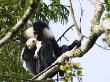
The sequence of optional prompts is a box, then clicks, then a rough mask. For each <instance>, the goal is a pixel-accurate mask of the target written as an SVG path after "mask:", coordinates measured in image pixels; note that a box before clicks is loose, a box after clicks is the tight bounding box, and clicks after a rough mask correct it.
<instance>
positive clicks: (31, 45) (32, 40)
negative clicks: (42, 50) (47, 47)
mask: <svg viewBox="0 0 110 82" xmlns="http://www.w3.org/2000/svg"><path fill="white" fill-rule="evenodd" d="M37 41H38V40H37V39H36V38H29V39H28V40H27V42H26V46H27V47H28V48H29V49H32V48H35V47H36V43H37Z"/></svg>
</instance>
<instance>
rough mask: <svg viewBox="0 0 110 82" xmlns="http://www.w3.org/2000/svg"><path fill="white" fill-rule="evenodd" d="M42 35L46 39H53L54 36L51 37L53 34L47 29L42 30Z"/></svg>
mask: <svg viewBox="0 0 110 82" xmlns="http://www.w3.org/2000/svg"><path fill="white" fill-rule="evenodd" d="M43 34H44V35H45V37H46V38H53V37H54V35H53V33H52V32H51V30H50V29H48V28H44V30H43Z"/></svg>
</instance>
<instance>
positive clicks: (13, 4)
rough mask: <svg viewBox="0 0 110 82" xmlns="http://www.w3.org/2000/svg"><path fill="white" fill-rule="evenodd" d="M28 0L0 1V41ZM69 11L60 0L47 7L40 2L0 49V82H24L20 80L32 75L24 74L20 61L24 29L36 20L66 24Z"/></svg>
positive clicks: (17, 18) (15, 21) (21, 14)
mask: <svg viewBox="0 0 110 82" xmlns="http://www.w3.org/2000/svg"><path fill="white" fill-rule="evenodd" d="M29 1H30V0H0V39H2V38H3V37H4V36H5V34H6V33H7V32H8V31H10V29H11V28H12V27H13V26H14V25H15V24H16V23H17V22H18V20H19V19H20V18H21V17H22V16H23V14H24V13H25V11H26V9H27V8H28V7H29ZM68 16H69V10H68V8H67V7H66V6H64V5H61V4H60V0H51V1H50V4H49V5H47V4H46V3H44V2H43V1H42V0H41V2H40V4H39V8H38V10H37V11H36V13H35V14H34V15H33V16H32V17H31V18H30V19H29V22H28V23H27V24H26V25H25V26H24V27H23V28H22V29H20V30H19V32H18V33H17V34H16V36H15V37H14V38H12V39H11V40H10V42H9V43H6V44H5V45H4V46H3V47H2V48H0V82H3V81H4V82H24V81H22V80H21V79H14V78H13V77H9V76H15V77H20V78H28V79H29V78H31V77H32V74H31V73H29V72H26V71H25V70H24V68H23V67H22V64H21V60H20V53H21V50H22V48H23V46H24V44H25V42H26V38H25V35H24V31H25V29H27V28H28V27H30V24H32V23H33V22H35V21H36V20H43V21H46V22H48V21H50V20H51V21H54V22H61V23H62V24H64V23H66V22H68Z"/></svg>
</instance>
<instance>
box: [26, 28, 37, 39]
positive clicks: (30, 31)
mask: <svg viewBox="0 0 110 82" xmlns="http://www.w3.org/2000/svg"><path fill="white" fill-rule="evenodd" d="M25 35H26V37H28V38H34V37H35V36H34V29H33V27H30V28H28V29H27V30H26V31H25Z"/></svg>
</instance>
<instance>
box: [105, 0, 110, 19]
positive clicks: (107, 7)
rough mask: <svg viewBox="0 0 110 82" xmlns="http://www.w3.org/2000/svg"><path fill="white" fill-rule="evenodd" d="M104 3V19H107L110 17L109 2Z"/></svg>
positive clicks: (106, 0)
mask: <svg viewBox="0 0 110 82" xmlns="http://www.w3.org/2000/svg"><path fill="white" fill-rule="evenodd" d="M104 2H105V10H106V11H107V13H106V14H105V17H104V18H108V17H110V0H104Z"/></svg>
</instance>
